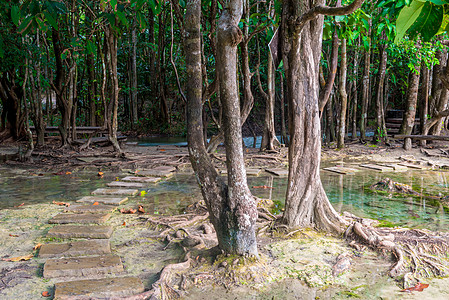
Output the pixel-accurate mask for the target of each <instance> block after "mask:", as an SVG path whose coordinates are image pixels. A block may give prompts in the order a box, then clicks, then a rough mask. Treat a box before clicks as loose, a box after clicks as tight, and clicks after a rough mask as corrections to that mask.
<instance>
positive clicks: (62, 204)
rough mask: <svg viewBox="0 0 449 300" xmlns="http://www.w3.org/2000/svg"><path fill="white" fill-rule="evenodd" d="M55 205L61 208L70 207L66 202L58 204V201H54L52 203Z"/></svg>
mask: <svg viewBox="0 0 449 300" xmlns="http://www.w3.org/2000/svg"><path fill="white" fill-rule="evenodd" d="M52 203H53V204H56V205H59V206H66V207H69V206H70V203H66V202H58V201H54V200H53V202H52Z"/></svg>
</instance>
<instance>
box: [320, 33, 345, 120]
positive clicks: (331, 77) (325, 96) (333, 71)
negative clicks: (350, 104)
mask: <svg viewBox="0 0 449 300" xmlns="http://www.w3.org/2000/svg"><path fill="white" fill-rule="evenodd" d="M339 42H340V39H339V38H338V30H337V26H336V25H335V28H334V33H333V34H332V52H331V62H330V66H329V74H328V75H327V81H326V83H325V85H324V88H323V90H322V91H321V92H320V96H319V99H318V102H319V108H320V116H321V115H322V114H323V110H324V107H325V106H326V104H327V102H328V101H329V97H330V95H331V92H332V88H333V87H334V81H335V76H336V75H337V66H338V43H339Z"/></svg>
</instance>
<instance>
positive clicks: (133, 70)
mask: <svg viewBox="0 0 449 300" xmlns="http://www.w3.org/2000/svg"><path fill="white" fill-rule="evenodd" d="M133 23H134V24H133V27H132V29H131V44H132V52H131V53H132V55H131V74H132V76H131V79H132V80H131V81H132V82H131V107H132V110H131V115H132V122H133V125H136V124H137V120H138V115H137V101H138V100H137V34H136V31H137V24H136V21H135V20H134V21H133Z"/></svg>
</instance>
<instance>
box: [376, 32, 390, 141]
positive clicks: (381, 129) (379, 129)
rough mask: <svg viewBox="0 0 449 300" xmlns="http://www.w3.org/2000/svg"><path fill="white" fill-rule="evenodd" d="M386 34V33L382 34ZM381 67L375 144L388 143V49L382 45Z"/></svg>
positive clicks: (378, 82)
mask: <svg viewBox="0 0 449 300" xmlns="http://www.w3.org/2000/svg"><path fill="white" fill-rule="evenodd" d="M382 34H384V33H382ZM380 48H381V56H380V65H379V72H378V81H377V93H376V125H375V129H374V137H373V141H374V142H381V141H382V142H385V143H387V142H388V138H387V132H386V126H385V122H384V121H383V120H384V101H383V95H384V84H385V83H384V82H385V73H386V70H387V49H386V46H385V45H381V46H380Z"/></svg>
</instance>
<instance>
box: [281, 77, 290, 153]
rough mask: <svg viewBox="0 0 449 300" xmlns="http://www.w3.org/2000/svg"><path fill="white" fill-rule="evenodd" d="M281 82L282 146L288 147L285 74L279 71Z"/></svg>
mask: <svg viewBox="0 0 449 300" xmlns="http://www.w3.org/2000/svg"><path fill="white" fill-rule="evenodd" d="M279 81H280V86H281V89H280V92H281V93H280V95H279V98H280V101H279V102H280V106H281V109H280V111H281V139H282V144H284V145H285V146H288V136H287V126H285V125H286V124H285V93H284V74H283V73H282V72H280V71H279Z"/></svg>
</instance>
